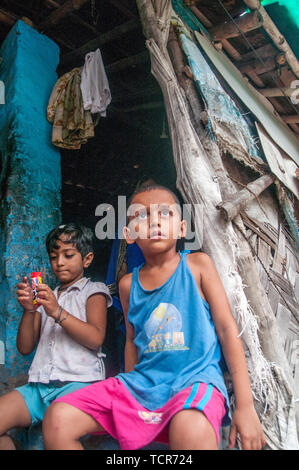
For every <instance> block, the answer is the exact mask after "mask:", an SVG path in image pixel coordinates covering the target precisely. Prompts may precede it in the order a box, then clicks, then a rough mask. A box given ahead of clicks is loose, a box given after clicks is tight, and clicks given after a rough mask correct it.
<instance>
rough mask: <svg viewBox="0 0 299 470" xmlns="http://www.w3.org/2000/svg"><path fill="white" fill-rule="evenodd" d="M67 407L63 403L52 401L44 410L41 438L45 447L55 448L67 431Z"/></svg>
mask: <svg viewBox="0 0 299 470" xmlns="http://www.w3.org/2000/svg"><path fill="white" fill-rule="evenodd" d="M67 408H68V406H67V405H65V404H64V403H53V404H52V405H50V406H49V408H48V409H47V410H46V413H45V415H44V419H43V440H44V447H45V449H57V444H59V442H61V440H62V439H63V437H65V435H66V433H67V432H68V429H69V426H68V425H67V420H68V413H67Z"/></svg>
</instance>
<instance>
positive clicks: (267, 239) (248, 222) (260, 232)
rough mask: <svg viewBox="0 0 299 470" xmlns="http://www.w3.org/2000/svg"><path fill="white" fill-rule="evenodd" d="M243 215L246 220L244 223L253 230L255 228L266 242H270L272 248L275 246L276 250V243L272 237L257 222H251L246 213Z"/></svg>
mask: <svg viewBox="0 0 299 470" xmlns="http://www.w3.org/2000/svg"><path fill="white" fill-rule="evenodd" d="M241 215H242V219H243V222H244V225H246V227H248V228H250V229H251V230H253V231H254V232H255V233H256V234H257V235H258V236H259V237H261V238H262V239H263V240H265V242H267V243H268V245H269V246H271V248H273V249H274V250H275V248H276V244H275V243H273V241H272V237H271V238H270V237H268V236H267V235H265V234H264V233H263V232H262V230H261V228H260V227H259V226H257V225H255V223H253V222H251V221H250V220H249V219H248V218H247V217H246V216H245V215H244V213H242V214H241Z"/></svg>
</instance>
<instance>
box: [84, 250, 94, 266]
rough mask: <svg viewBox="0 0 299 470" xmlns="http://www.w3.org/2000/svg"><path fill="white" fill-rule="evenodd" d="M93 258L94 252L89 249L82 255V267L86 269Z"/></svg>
mask: <svg viewBox="0 0 299 470" xmlns="http://www.w3.org/2000/svg"><path fill="white" fill-rule="evenodd" d="M93 258H94V254H93V253H92V251H90V252H89V253H87V255H85V256H84V258H83V267H84V269H87V268H88V267H89V266H90V265H91V263H92V261H93Z"/></svg>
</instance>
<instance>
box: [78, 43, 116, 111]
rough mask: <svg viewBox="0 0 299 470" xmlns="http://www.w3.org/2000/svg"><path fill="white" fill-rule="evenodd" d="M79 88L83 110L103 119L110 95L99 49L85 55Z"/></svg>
mask: <svg viewBox="0 0 299 470" xmlns="http://www.w3.org/2000/svg"><path fill="white" fill-rule="evenodd" d="M80 87H81V92H82V98H83V107H84V109H85V110H89V111H90V112H91V113H93V114H95V113H99V114H100V115H101V116H103V117H105V116H106V109H107V107H108V105H109V104H110V102H111V93H110V88H109V83H108V79H107V75H106V72H105V68H104V64H103V60H102V54H101V51H100V49H97V50H96V51H94V52H89V53H88V54H86V56H85V64H84V66H83V69H82V74H81V85H80Z"/></svg>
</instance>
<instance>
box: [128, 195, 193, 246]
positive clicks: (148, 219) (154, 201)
mask: <svg viewBox="0 0 299 470" xmlns="http://www.w3.org/2000/svg"><path fill="white" fill-rule="evenodd" d="M128 216H129V224H128V227H126V232H125V235H126V234H127V237H128V239H127V241H128V243H130V240H132V243H133V242H134V241H137V243H138V245H139V246H140V248H141V249H143V248H144V249H146V250H147V251H148V249H152V250H155V251H157V250H159V249H162V248H166V247H167V246H170V245H173V244H176V240H177V239H178V238H182V237H183V236H185V226H186V223H185V221H184V220H181V213H180V207H179V205H178V204H177V203H176V202H175V200H174V198H173V196H172V195H171V193H169V192H168V191H165V190H163V189H153V190H150V191H145V192H143V193H139V194H137V195H136V196H135V197H134V198H133V200H132V203H131V205H130V207H129V211H128Z"/></svg>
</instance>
